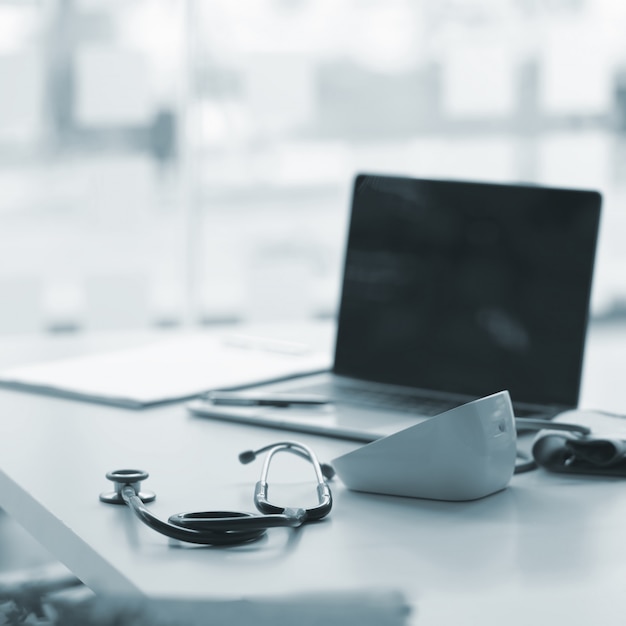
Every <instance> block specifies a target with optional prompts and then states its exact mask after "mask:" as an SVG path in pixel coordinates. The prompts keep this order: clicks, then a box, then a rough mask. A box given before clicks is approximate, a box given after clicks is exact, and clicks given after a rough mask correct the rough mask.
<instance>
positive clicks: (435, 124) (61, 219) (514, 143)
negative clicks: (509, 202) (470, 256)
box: [0, 0, 626, 333]
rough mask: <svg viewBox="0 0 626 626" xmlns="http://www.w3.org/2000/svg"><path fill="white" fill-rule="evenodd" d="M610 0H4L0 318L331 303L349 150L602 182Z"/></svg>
mask: <svg viewBox="0 0 626 626" xmlns="http://www.w3.org/2000/svg"><path fill="white" fill-rule="evenodd" d="M624 32H626V4H625V3H623V2H621V1H620V0H506V1H505V0H346V1H343V2H336V1H335V0H237V2H232V1H230V0H0V333H2V332H4V333H15V332H32V331H46V332H48V331H50V332H59V331H76V330H81V329H102V328H133V327H138V326H143V327H155V326H171V325H179V324H186V323H191V324H208V323H209V324H210V323H217V322H231V321H239V320H246V321H248V320H250V321H257V320H261V319H277V318H297V319H301V318H320V317H332V316H333V315H334V314H335V311H336V307H337V296H338V289H339V281H340V273H341V264H342V257H343V246H344V239H345V234H346V225H347V217H348V209H349V197H350V185H351V180H352V177H353V175H354V173H355V172H357V171H363V170H365V171H372V172H390V173H406V174H411V175H416V176H426V177H451V178H462V179H475V180H492V181H524V182H532V183H541V184H549V185H558V186H574V187H590V188H596V189H599V190H600V191H602V193H603V194H604V197H605V208H604V215H603V223H602V232H601V242H600V249H599V257H598V265H597V273H596V283H595V288H594V296H593V313H594V317H595V318H596V319H619V318H620V316H621V315H623V314H625V313H626V281H624V280H623V278H622V277H623V276H624V275H626V246H624V245H623V242H622V240H623V237H624V236H625V235H626V205H625V203H626V158H625V153H626V39H624V37H623V33H624Z"/></svg>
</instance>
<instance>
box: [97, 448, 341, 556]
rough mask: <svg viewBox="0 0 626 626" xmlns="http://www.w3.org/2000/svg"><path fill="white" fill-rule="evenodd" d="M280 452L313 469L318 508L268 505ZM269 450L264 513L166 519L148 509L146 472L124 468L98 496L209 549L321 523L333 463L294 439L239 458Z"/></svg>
mask: <svg viewBox="0 0 626 626" xmlns="http://www.w3.org/2000/svg"><path fill="white" fill-rule="evenodd" d="M280 451H285V452H291V453H292V454H296V455H297V456H300V457H302V458H304V459H306V460H308V461H309V462H310V463H311V465H312V466H313V470H314V472H315V478H316V481H317V487H316V489H317V500H318V504H317V505H316V506H314V507H312V508H308V509H304V508H289V507H281V506H277V505H274V504H272V503H271V502H269V501H268V483H267V476H268V473H269V467H270V463H271V460H272V458H273V456H274V455H275V454H276V453H277V452H280ZM262 452H267V455H266V457H265V461H264V463H263V469H262V470H261V478H260V479H259V480H258V482H257V483H256V486H255V489H254V504H255V506H256V508H257V509H258V510H259V511H260V512H261V513H262V515H254V514H251V513H239V512H233V511H199V512H194V513H177V514H175V515H172V516H170V517H169V519H168V520H167V521H163V520H161V519H159V518H158V517H156V516H155V515H153V514H152V513H151V512H150V510H149V509H148V508H147V507H146V506H145V503H147V502H152V500H154V499H155V498H156V495H155V494H154V493H152V492H144V491H142V490H141V482H142V481H143V480H145V479H146V478H148V473H147V472H144V471H142V470H135V469H123V470H115V471H113V472H108V473H107V474H106V477H107V478H108V479H109V480H111V481H113V483H114V490H113V491H111V492H106V493H102V494H100V500H101V501H102V502H106V503H109V504H126V505H128V507H129V508H130V509H131V510H132V511H133V513H134V514H135V515H136V516H137V517H138V518H139V519H140V520H141V521H142V522H144V523H145V524H146V525H148V526H149V527H150V528H152V529H153V530H155V531H157V532H159V533H161V534H163V535H165V536H167V537H170V538H172V539H178V540H180V541H186V542H189V543H196V544H205V545H234V544H240V543H248V542H251V541H256V540H257V539H260V538H261V537H263V535H264V534H265V532H266V530H267V529H268V528H276V527H281V526H283V527H291V528H295V527H298V526H302V525H303V524H306V523H307V522H312V521H316V520H321V519H322V518H324V517H326V516H327V515H328V514H329V513H330V510H331V508H332V505H333V500H332V494H331V491H330V487H329V486H328V484H327V483H326V480H327V479H328V480H330V479H331V478H332V477H333V475H334V470H333V468H332V467H331V466H330V465H326V464H325V463H320V462H319V461H318V459H317V457H316V456H315V453H314V452H313V450H311V448H309V447H308V446H305V445H304V444H301V443H297V442H295V441H281V442H278V443H275V444H271V445H269V446H265V447H263V448H260V449H258V450H248V451H246V452H242V453H241V454H240V455H239V460H240V462H241V463H250V462H252V461H254V460H255V459H256V457H257V455H258V454H260V453H262Z"/></svg>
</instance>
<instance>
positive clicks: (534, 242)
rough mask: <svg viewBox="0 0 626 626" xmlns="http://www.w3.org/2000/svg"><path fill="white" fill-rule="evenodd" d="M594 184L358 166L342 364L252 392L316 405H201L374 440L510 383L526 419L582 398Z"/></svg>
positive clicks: (203, 411) (341, 326)
mask: <svg viewBox="0 0 626 626" xmlns="http://www.w3.org/2000/svg"><path fill="white" fill-rule="evenodd" d="M600 207H601V196H600V194H599V193H598V192H596V191H588V190H578V189H559V188H548V187H541V186H534V185H511V184H493V183H483V182H464V181H452V180H425V179H416V178H408V177H400V176H381V175H373V174H359V175H358V176H356V178H355V180H354V186H353V195H352V210H351V218H350V226H349V231H348V239H347V246H346V254H345V263H344V273H343V284H342V291H341V300H340V307H339V314H338V324H337V331H336V333H337V334H336V341H335V354H334V361H333V366H332V369H331V370H330V371H327V372H321V373H320V372H318V373H312V374H309V375H304V376H298V377H294V378H291V379H289V380H285V381H281V382H273V383H270V384H267V385H263V386H257V387H255V388H254V389H248V390H247V392H246V393H251V394H254V393H260V392H272V393H289V394H296V395H297V394H317V395H319V396H322V397H324V398H327V399H329V400H330V401H331V402H330V403H329V404H328V405H323V406H321V407H320V406H318V407H314V408H307V407H297V406H292V407H288V408H280V407H227V406H217V405H212V404H211V403H210V402H206V401H194V402H192V403H191V405H190V406H189V408H190V410H191V411H192V412H193V413H196V414H198V415H205V416H209V417H216V418H221V419H230V420H235V421H242V422H247V423H255V424H260V425H263V426H270V427H278V428H287V429H289V430H298V431H302V432H314V433H319V434H326V435H331V436H336V437H345V438H349V439H355V440H360V441H372V440H373V439H376V438H378V437H380V436H384V435H387V434H391V433H393V432H397V431H398V430H401V429H402V428H405V427H408V426H411V425H413V424H415V423H418V422H419V421H421V420H423V419H428V418H429V417H431V416H433V415H437V414H439V413H442V412H444V411H446V410H448V409H450V408H453V407H455V406H458V405H460V404H463V403H465V402H468V401H471V400H475V399H477V398H480V397H484V396H487V395H490V394H492V393H496V392H498V391H502V390H504V389H506V390H508V391H509V393H510V395H511V399H512V402H513V407H514V411H515V413H516V416H518V417H541V418H546V419H549V418H550V417H553V416H554V415H556V414H558V413H560V412H562V411H565V410H571V409H574V408H576V407H577V406H578V401H579V393H580V384H581V376H582V364H583V356H584V347H585V339H586V332H587V323H588V315H589V305H590V296H591V286H592V277H593V270H594V263H595V256H596V243H597V237H598V228H599V220H600Z"/></svg>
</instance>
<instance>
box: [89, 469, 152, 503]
mask: <svg viewBox="0 0 626 626" xmlns="http://www.w3.org/2000/svg"><path fill="white" fill-rule="evenodd" d="M148 476H149V474H148V472H144V471H142V470H136V469H122V470H114V471H112V472H107V474H106V477H107V478H108V479H109V480H110V481H111V482H112V483H113V491H105V492H103V493H101V494H100V501H101V502H106V503H107V504H126V502H125V501H124V498H123V497H122V489H123V488H124V487H126V486H130V487H132V488H133V490H134V492H135V493H136V494H137V497H138V498H139V499H140V500H141V501H142V502H152V501H153V500H154V499H155V498H156V494H155V493H154V492H153V491H141V490H140V487H141V483H142V481H144V480H146V479H147V478H148Z"/></svg>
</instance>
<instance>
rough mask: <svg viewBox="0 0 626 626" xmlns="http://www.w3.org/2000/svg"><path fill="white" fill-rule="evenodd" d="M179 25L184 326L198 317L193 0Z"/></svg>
mask: <svg viewBox="0 0 626 626" xmlns="http://www.w3.org/2000/svg"><path fill="white" fill-rule="evenodd" d="M183 6H184V9H183V10H184V12H185V15H184V16H183V28H184V42H185V51H184V55H183V64H184V67H183V68H182V70H183V71H182V72H181V76H182V85H181V124H180V128H181V133H180V139H179V142H180V146H179V149H180V159H181V163H180V164H181V168H180V172H181V190H182V194H181V195H182V209H183V211H184V221H185V229H184V231H185V236H184V239H185V241H184V246H185V250H184V254H185V264H184V268H185V277H184V281H185V308H184V316H183V321H184V324H185V325H186V326H191V325H194V324H197V323H198V321H199V318H200V298H199V296H200V293H199V289H200V281H199V276H200V273H201V271H200V253H201V243H202V230H201V227H202V218H201V207H200V195H199V186H198V185H199V178H198V175H197V172H198V164H197V163H196V159H195V157H196V155H195V151H194V145H193V137H194V135H197V134H198V133H199V130H200V129H199V128H198V119H197V116H196V115H195V113H194V109H195V107H194V99H195V61H196V57H195V55H196V54H197V49H196V45H195V44H196V37H197V25H196V10H195V8H196V7H195V3H194V0H186V2H185V3H184V5H183Z"/></svg>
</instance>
